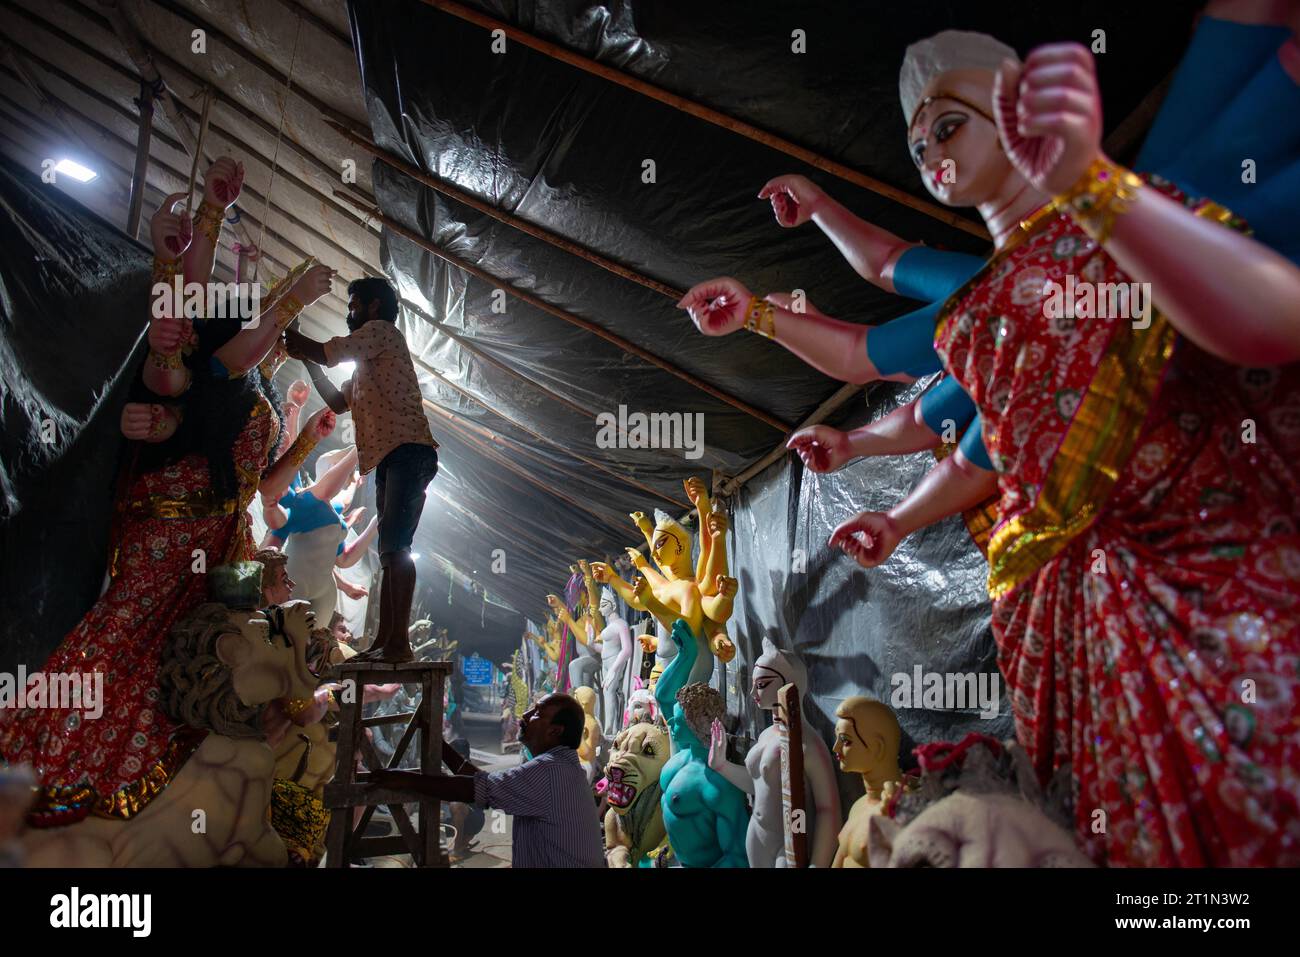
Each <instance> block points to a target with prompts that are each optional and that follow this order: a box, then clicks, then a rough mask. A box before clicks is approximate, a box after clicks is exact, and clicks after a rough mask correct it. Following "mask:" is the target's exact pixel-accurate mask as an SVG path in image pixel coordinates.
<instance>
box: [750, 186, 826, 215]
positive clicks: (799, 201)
mask: <svg viewBox="0 0 1300 957" xmlns="http://www.w3.org/2000/svg"><path fill="white" fill-rule="evenodd" d="M758 198H759V199H770V200H771V201H772V212H774V213H776V221H777V222H778V223H779V224H780V225H782V226H785V227H792V226H802V225H803V224H804V223H806V222H808V220H810V219H812V215H813V213H815V212H817V206H818V204H819V203H821V201H822V200H823V199H825V198H826V194H825V193H824V192H822V188H821V187H820V186H818V185H817V184H816V183H814V182H813V181H812V180H810V179H808V178H807V177H806V176H800V175H798V174H797V173H790V174H788V175H786V176H778V177H777V178H776V179H771V180H768V181H767V185H766V186H764V187H763V188H762V189H760V190H759V191H758Z"/></svg>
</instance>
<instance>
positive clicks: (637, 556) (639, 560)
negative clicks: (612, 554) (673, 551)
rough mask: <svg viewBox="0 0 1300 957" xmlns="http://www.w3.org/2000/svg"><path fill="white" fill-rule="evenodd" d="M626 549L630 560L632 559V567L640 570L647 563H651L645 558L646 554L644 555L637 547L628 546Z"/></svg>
mask: <svg viewBox="0 0 1300 957" xmlns="http://www.w3.org/2000/svg"><path fill="white" fill-rule="evenodd" d="M625 551H626V552H627V557H628V561H630V562H631V563H632V567H633V568H635V569H637V570H638V571H640V570H641V569H642V568H645V567H646V565H648V564H650V563H649V562H647V561H646V560H645V556H644V555H642V554H641V553H640V552H639V551H637V550H636V549H635V548H628V549H625Z"/></svg>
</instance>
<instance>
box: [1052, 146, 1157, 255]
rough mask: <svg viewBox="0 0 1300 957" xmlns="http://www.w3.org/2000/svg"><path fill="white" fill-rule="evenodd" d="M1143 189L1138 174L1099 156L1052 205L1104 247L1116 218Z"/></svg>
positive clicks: (1127, 208) (1125, 211) (1124, 211)
mask: <svg viewBox="0 0 1300 957" xmlns="http://www.w3.org/2000/svg"><path fill="white" fill-rule="evenodd" d="M1141 188H1142V180H1141V179H1139V178H1138V177H1137V176H1136V175H1135V174H1134V173H1132V172H1131V171H1129V170H1127V169H1125V168H1124V167H1123V166H1119V165H1116V164H1115V163H1112V162H1111V161H1110V160H1108V159H1106V158H1105V157H1104V156H1099V157H1098V158H1097V159H1095V160H1093V161H1092V163H1091V164H1090V165H1089V166H1088V169H1087V170H1086V171H1085V172H1084V174H1083V176H1081V177H1079V181H1078V182H1077V183H1075V184H1074V185H1073V186H1071V187H1070V188H1069V189H1068V190H1066V191H1065V192H1064V193H1062V194H1061V195H1060V196H1057V197H1056V198H1055V199H1053V200H1052V205H1053V206H1054V207H1055V208H1056V209H1058V210H1060V211H1061V212H1063V213H1067V214H1068V215H1069V216H1070V218H1071V219H1073V220H1074V221H1075V223H1077V224H1078V225H1079V228H1080V229H1082V230H1083V231H1084V232H1085V233H1087V234H1088V235H1089V236H1091V237H1092V238H1093V239H1094V240H1096V241H1097V244H1098V245H1101V246H1104V245H1105V244H1106V241H1107V240H1108V239H1110V234H1111V230H1112V229H1113V228H1114V226H1115V217H1117V216H1121V215H1123V214H1124V213H1127V212H1128V210H1129V206H1130V204H1131V203H1132V202H1133V200H1134V199H1136V198H1137V194H1138V190H1140V189H1141Z"/></svg>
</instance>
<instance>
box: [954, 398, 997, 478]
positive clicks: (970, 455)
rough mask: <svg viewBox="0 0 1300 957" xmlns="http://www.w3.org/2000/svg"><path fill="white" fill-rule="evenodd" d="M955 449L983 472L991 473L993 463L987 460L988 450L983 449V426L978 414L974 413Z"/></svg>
mask: <svg viewBox="0 0 1300 957" xmlns="http://www.w3.org/2000/svg"><path fill="white" fill-rule="evenodd" d="M957 448H959V449H961V454H962V455H964V456H966V458H967V459H968V460H970V461H971V462H973V463H975V464H976V465H978V466H979V467H980V468H982V469H984V471H986V472H992V471H993V462H992V461H990V459H989V453H988V450H987V449H986V448H984V424H983V422H982V420H981V419H980V416H979V413H978V412H976V413H975V419H974V420H973V421H972V422H971V424H970V428H968V429H967V430H966V434H965V435H963V436H962V437H961V441H960V442H959V443H957Z"/></svg>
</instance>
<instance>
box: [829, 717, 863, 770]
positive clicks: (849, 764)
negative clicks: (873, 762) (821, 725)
mask: <svg viewBox="0 0 1300 957" xmlns="http://www.w3.org/2000/svg"><path fill="white" fill-rule="evenodd" d="M831 750H833V751H834V752H835V757H837V758H838V759H839V762H840V770H841V771H849V772H854V771H856V772H859V773H860V772H862V771H863V770H865V763H864V762H865V760H866V748H864V747H863V746H862V742H861V741H859V740H858V733H857V730H856V729H855V728H854V727H853V722H852V721H850V720H849V719H848V718H840V719H839V720H838V721H836V722H835V746H834V747H833V748H832V749H831Z"/></svg>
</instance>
